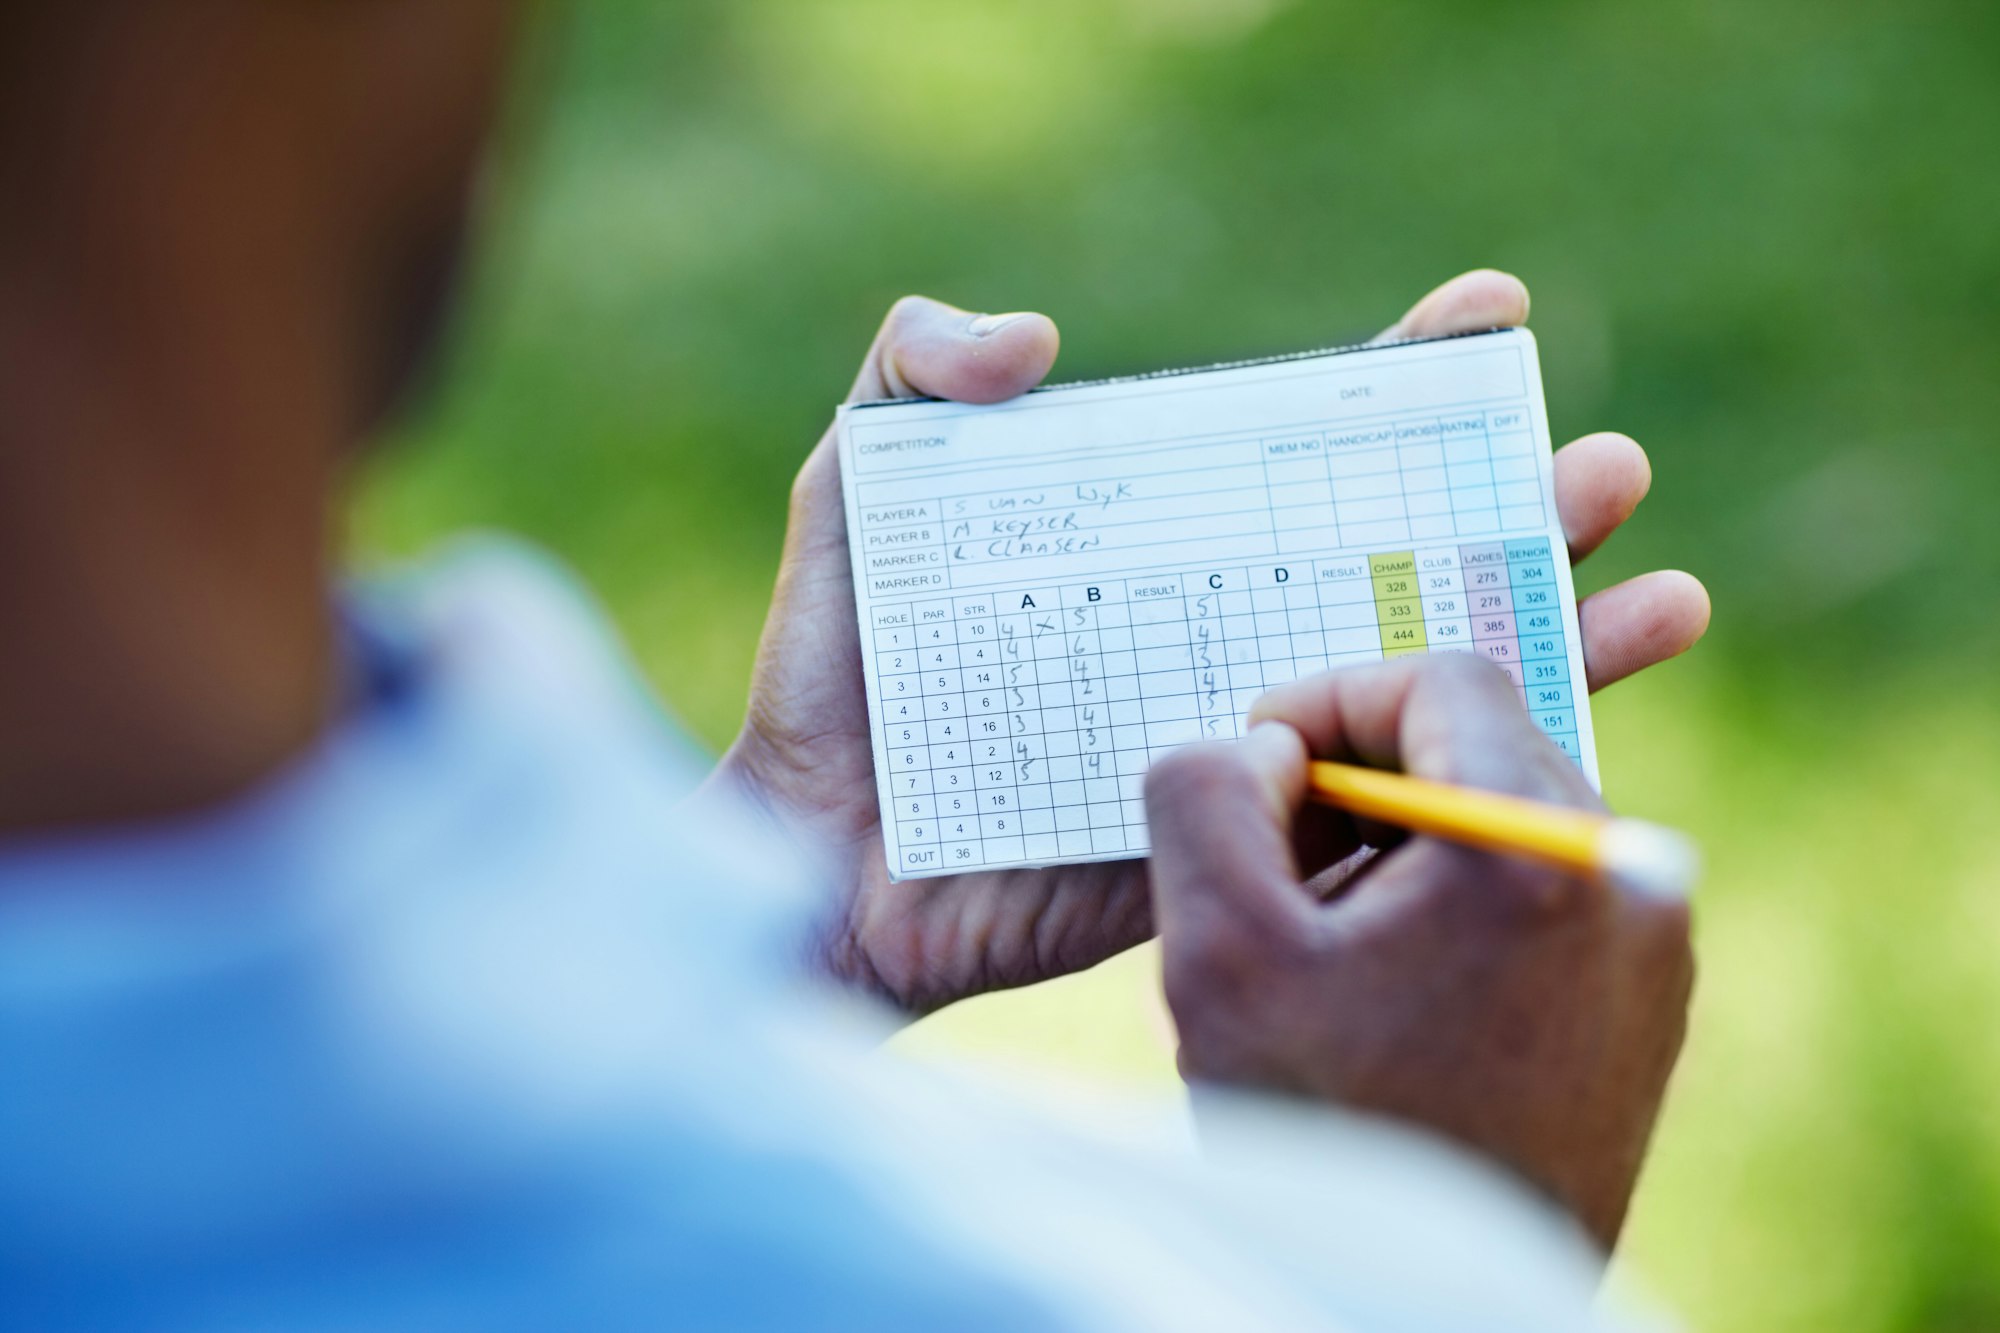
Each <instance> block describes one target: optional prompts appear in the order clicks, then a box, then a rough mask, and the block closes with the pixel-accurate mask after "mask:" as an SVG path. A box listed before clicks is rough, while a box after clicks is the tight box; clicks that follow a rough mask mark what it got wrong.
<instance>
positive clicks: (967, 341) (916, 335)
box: [786, 296, 1062, 596]
mask: <svg viewBox="0 0 2000 1333" xmlns="http://www.w3.org/2000/svg"><path fill="white" fill-rule="evenodd" d="M1061 341H1062V340H1061V337H1060V336H1059V335H1058V334H1057V332H1056V326H1055V322H1054V321H1053V320H1051V319H1050V318H1049V317H1048V316H1047V315H1032V314H1013V315H975V314H972V313H971V312H969V311H965V310H960V309H958V308H957V307H956V306H949V305H946V304H944V303H943V302H941V301H932V300H929V299H928V298H925V297H922V296H906V297H904V298H903V299H902V300H900V301H898V302H896V304H895V305H894V306H893V307H892V308H891V309H890V311H889V317H888V318H887V319H885V320H884V321H883V322H882V329H881V332H879V333H877V334H876V335H875V343H874V346H872V347H870V348H869V349H868V356H867V359H866V360H864V361H863V362H862V363H861V373H860V375H858V376H857V377H856V378H855V381H854V388H853V389H852V390H850V391H849V393H848V395H847V401H848V402H850V403H864V402H869V401H871V400H873V399H878V398H911V397H920V396H927V397H933V398H950V399H954V400H956V401H959V402H965V403H997V402H1002V401H1005V400H1006V399H1009V398H1012V397H1015V396H1016V395H1018V394H1023V393H1026V392H1027V391H1028V390H1029V389H1032V388H1034V387H1035V386H1036V385H1037V384H1039V383H1041V382H1042V379H1043V378H1044V377H1045V376H1046V375H1047V374H1048V373H1049V369H1050V367H1052V366H1053V365H1055V360H1056V353H1057V351H1058V350H1059V349H1060V346H1061ZM834 436H835V431H834V430H833V429H832V428H831V427H829V428H828V430H827V432H826V434H825V435H824V436H823V437H821V439H820V442H819V447H818V448H816V449H814V450H813V452H812V455H811V456H810V457H809V458H807V459H806V462H805V466H804V467H803V468H802V469H801V470H800V472H799V477H798V481H797V482H796V483H795V484H794V485H793V487H792V513H791V522H790V524H789V526H788V530H787V531H788V536H787V540H786V560H787V563H788V564H791V563H794V562H796V561H798V560H804V561H807V562H808V563H810V564H811V565H812V567H813V568H814V569H816V570H819V571H820V572H822V573H824V574H826V575H827V577H829V578H832V577H834V576H836V575H837V576H838V577H840V578H845V577H846V573H845V571H846V552H847V518H846V510H845V509H844V508H843V507H842V503H841V496H840V459H839V456H838V452H837V449H836V446H835V442H834ZM814 595H815V596H817V595H818V594H817V592H815V594H814Z"/></svg>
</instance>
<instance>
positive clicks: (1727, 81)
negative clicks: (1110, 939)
mask: <svg viewBox="0 0 2000 1333" xmlns="http://www.w3.org/2000/svg"><path fill="white" fill-rule="evenodd" d="M557 20H558V21H557V22H555V23H554V25H553V28H552V31H551V32H550V33H549V35H548V37H547V38H546V39H545V40H543V41H542V42H540V43H538V44H537V46H536V48H535V52H534V58H533V59H532V60H531V62H530V63H531V65H532V66H533V68H531V69H530V71H529V77H528V80H527V83H528V89H529V91H528V95H527V96H526V98H525V99H524V101H523V105H522V106H521V109H520V110H521V115H520V121H521V124H520V125H519V127H518V128H517V131H516V133H515V134H514V136H513V138H512V141H511V147H510V152H509V158H510V160H509V162H508V163H507V169H506V170H505V171H504V172H503V173H501V180H500V182H499V185H500V189H499V192H498V194H499V198H498V200H497V203H498V207H497V209H496V214H497V222H498V226H497V228H496V230H495V231H494V233H493V234H492V235H491V236H490V237H489V244H488V246H487V249H486V253H485V255H484V258H483V262H482V264H481V269H480V277H479V281H478V282H477V283H476V284H475V287H474V293H473V296H474V299H473V302H472V309H471V311H470V316H469V318H468V320H467V327H466V329H465V333H466V337H465V338H464V339H463V341H462V344H461V347H460V351H459V353H458V358H457V361H458V363H457V365H456V366H455V367H454V370H453V374H452V377H451V379H450V381H449V384H448V387H447V389H446V391H445V392H444V393H443V394H442V395H441V396H440V397H439V398H438V399H437V400H436V402H435V403H434V404H433V406H432V407H431V408H430V409H429V410H428V411H426V413H425V414H424V415H423V416H422V417H421V418H420V419H419V420H417V421H415V422H413V423H411V424H410V426H409V427H408V428H407V430H406V432H405V434H406V436H407V438H406V439H404V440H403V441H401V443H400V447H398V448H396V449H394V450H393V451H391V452H389V453H388V454H387V455H386V456H385V457H384V458H383V460H382V461H381V462H380V463H379V464H378V465H377V466H376V468H375V470H374V472H373V473H372V474H371V475H370V476H369V477H368V478H367V479H366V480H365V482H364V485H363V487H362V494H361V497H360V498H361V505H360V511H359V518H358V520H357V531H356V541H357V544H358V546H359V548H360V550H361V552H362V553H363V556H364V558H366V559H370V560H387V559H394V558H398V557H401V556H403V555H406V554H410V553H414V552H417V551H420V550H421V549H423V548H424V547H425V546H426V545H428V544H430V543H431V542H433V541H434V540H436V539H437V538H438V537H440V536H442V535H444V534H447V533H450V532H452V531H454V530H458V529H462V528H466V527H475V526H486V527H501V528H506V529H511V530H514V531H518V532H521V533H525V534H527V535H528V536H530V537H532V538H534V539H536V540H538V541H540V542H543V543H545V544H546V545H547V546H549V547H551V548H552V549H554V550H555V551H556V552H558V553H559V554H561V555H562V556H563V557H564V558H566V559H567V560H569V561H570V562H572V563H573V564H574V565H575V566H577V567H578V568H579V569H580V570H581V571H582V572H583V574H584V575H585V576H586V577H587V578H588V579H589V580H590V581H591V582H592V583H593V584H594V585H595V586H596V588H597V589H598V590H599V591H600V592H601V594H602V595H603V597H604V598H605V599H606V601H607V602H608V603H609V605H610V607H611V608H612V610H613V612H614V613H615V614H616V616H617V618H618V620H619V621H620V623H621V625H622V627H623V628H624V630H625V632H626V633H627V634H628V635H629V636H630V638H631V640H632V642H633V644H634V646H635V648H636V650H637V652H638V654H639V657H640V659H641V660H642V662H643V663H644V665H645V667H646V669H647V670H648V672H649V673H650V674H651V676H652V677H653V679H654V680H655V681H656V682H657V683H658V684H659V686H660V687H661V688H662V690H663V691H664V692H665V693H666V694H667V695H668V696H669V697H670V698H671V699H672V700H673V701H674V704H675V707H676V708H677V709H678V710H679V712H680V713H681V714H682V716H683V717H684V718H685V719H686V720H687V721H688V722H689V724H690V725H691V726H692V727H693V728H694V729H695V730H696V731H697V732H699V733H700V734H701V735H702V736H703V737H705V738H706V739H707V740H709V741H710V742H712V743H714V744H716V745H720V744H722V743H724V742H725V741H726V740H727V738H728V737H729V736H730V735H731V734H732V733H733V731H734V729H735V726H736V723H737V720H738V718H739V717H740V713H741V708H742V704H743V697H744V690H745V684H746V680H747V675H748V668H749V663H750V660H751V653H752V648H753V645H754V642H755V637H756V634H757V630H758V626H759V623H760V620H761V617H762V611H763V606H764V603H765V599H766V596H767V593H768V589H769V585H770V581H771V577H772V572H773V570H774V568H775V563H776V556H777V551H778V547H779V541H780V538H781V534H782V529H783V520H784V512H785V498H786V489H787V486H788V483H789V480H790V477H791V474H792V471H793V469H794V468H795V467H796V465H797V464H798V462H799V461H800V459H801V458H802V457H803V455H804V453H805V451H806V450H807V448H808V447H809V446H810V445H811V443H812V442H813V440H814V439H815V438H816V437H817V435H818V434H819V432H820V431H821V429H822V428H823V426H824V425H825V423H826V420H827V417H828V414H829V411H830V409H831V407H832V405H833V403H834V401H835V400H836V399H837V398H838V397H839V396H840V395H841V393H842V392H844V390H845V388H846V385H847V383H848V380H849V378H850V377H851V375H852V373H853V370H854V368H855V366H856V364H857V363H858V361H859V359H860V357H861V355H862V353H863V351H864V350H865V348H866V346H867V344H868V341H869V338H870V336H871V334H872V332H873V329H874V326H875V323H876V322H877V320H878V319H879V317H880V315H881V313H882V311H883V310H884V309H885V308H886V307H887V306H888V304H889V303H890V301H891V300H892V299H893V298H895V297H896V296H897V295H899V294H901V293H903V292H905V291H911V290H918V291H925V292H929V293H932V294H935V295H939V296H942V297H945V298H948V299H951V300H953V301H956V302H958V303H960V304H962V305H966V306H970V307H974V308H983V309H995V310H1011V309H1017V308H1022V307H1028V308H1037V309H1043V310H1047V311H1049V312H1051V313H1053V314H1054V315H1055V316H1056V317H1057V318H1058V319H1059V320H1060V321H1061V322H1062V323H1063V325H1064V329H1065V333H1066V350H1065V355H1064V360H1063V364H1062V366H1061V367H1060V368H1059V371H1058V374H1059V376H1062V377H1083V376H1095V375H1102V374H1109V373H1117V372H1123V371H1134V370H1142V369H1149V368H1153V367H1157V366H1162V365H1172V364H1185V363H1196V362H1203V361H1207V360H1213V359H1219V358H1225V357H1238V356H1244V355H1249V354H1255V353H1261V352H1275V351H1281V350H1289V349H1294V348H1298V347H1304V346H1312V345H1321V344H1326V343H1329V342H1334V341H1341V340H1346V339H1348V338H1351V337H1353V336H1356V335H1361V334H1366V333H1369V332H1372V331H1373V330H1374V329H1375V328H1377V327H1378V326H1380V325H1382V324H1385V323H1387V322H1388V321H1389V320H1390V319H1392V318H1393V317H1394V316H1395V315H1396V314H1397V313H1399V312H1400V311H1401V310H1402V308H1403V307H1404V306H1405V305H1406V304H1408V302H1409V301H1411V300H1412V299H1414V298H1415V297H1416V296H1417V295H1419V294H1421V293H1422V292H1423V291H1424V290H1426V289H1427V288H1429V287H1430V286H1431V285H1432V284H1434V283H1435V282H1437V281H1439V280H1441V279H1443V278H1445V277H1448V276H1450V275H1451V274H1453V273H1455V272H1457V271H1459V270H1461V269H1465V268H1469V267H1474V266H1478V265H1487V264H1491V265H1498V266H1502V267H1506V268H1509V269H1512V270H1513V271H1515V272H1518V273H1520V274H1521V275H1523V276H1524V277H1525V278H1526V279H1527V280H1528V282H1529V284H1530V285H1531V286H1532V287H1533V289H1534V292H1535V296H1536V307H1535V319H1534V325H1535V328H1536V329H1537V332H1538V334H1539V337H1540V339H1541V345H1542V350H1543V357H1544V363H1545V371H1546V377H1547V384H1548V394H1549V404H1550V408H1551V412H1552V414H1553V418H1554V422H1555V425H1556V428H1557V432H1558V434H1559V435H1562V436H1565V437H1567V436H1572V435H1576V434H1580V433H1582V432H1585V431H1587V430H1592V429H1598V428H1604V427H1615V428H1617V429H1621V430H1624V431H1627V432H1629V433H1631V434H1632V435H1634V436H1636V437H1637V438H1638V439H1639V440H1641V441H1642V442H1643V443H1645V444H1646V445H1647V446H1648V447H1649V449H1650V450H1651V452H1652V455H1653V459H1654V465H1655V471H1656V477H1657V480H1656V485H1655V488H1654V492H1653V496H1652V499H1651V500H1650V501H1649V503H1648V504H1647V505H1646V506H1645V508H1644V509H1642V510H1641V512H1640V515H1639V518H1638V520H1637V521H1635V522H1634V524H1633V525H1632V528H1631V531H1630V532H1629V533H1627V534H1625V535H1623V536H1621V537H1620V538H1619V539H1618V540H1617V541H1616V542H1615V543H1614V544H1613V545H1612V546H1611V547H1610V548H1608V549H1607V550H1605V551H1604V552H1602V553H1601V554H1600V555H1599V556H1597V557H1596V558H1595V559H1593V560H1592V561H1590V562H1589V564H1588V565H1587V566H1585V567H1584V568H1583V569H1582V570H1581V571H1580V581H1581V582H1582V584H1583V585H1584V586H1585V588H1586V589H1588V588H1593V587H1599V586H1603V585H1604V584H1606V583H1609V582H1612V581H1615V580H1617V579H1619V578H1623V577H1626V576H1629V575H1631V574H1633V573H1636V572H1639V571H1641V570H1643V569H1646V568H1650V567H1654V566H1656V565H1661V564H1665V565H1675V566H1681V567H1684V568H1688V569H1691V570H1693V571H1694V572H1696V573H1698V574H1699V575H1700V576H1701V577H1703V578H1704V579H1705V580H1706V581H1707V582H1708V584H1709V587H1710V588H1711V589H1712V590H1713V592H1714V595H1715V605H1716V619H1715V627H1714V630H1713V632H1712V633H1711V635H1710V637H1709V639H1708V641H1707V642H1705V643H1704V644H1703V645H1702V646H1701V648H1700V649H1699V650H1698V651H1697V652H1696V653H1695V654H1694V655H1693V656H1692V657H1691V658H1689V659H1687V660H1685V661H1683V662H1679V663H1676V664H1674V665H1671V666H1668V667H1666V668H1663V669H1661V670H1659V671H1657V672H1655V673H1653V674H1652V675H1651V676H1650V677H1649V678H1647V679H1644V680H1641V681H1637V682H1633V683H1629V684H1626V685H1623V686H1620V687H1618V688H1617V689H1616V690H1614V691H1612V692H1611V693H1610V694H1609V695H1606V696H1604V697H1602V698H1601V699H1600V701H1599V704H1598V714H1597V717H1598V730H1599V740H1600V747H1601V753H1602V758H1603V768H1604V772H1605V775H1606V780H1607V787H1608V791H1609V794H1610V796H1611V798H1612V799H1613V800H1614V801H1615V802H1616V803H1617V804H1619V805H1620V806H1622V807H1624V808H1627V809H1630V810H1632V811H1635V812H1643V813H1645V814H1648V815H1651V816H1655V817H1658V818H1661V819H1664V820H1669V821H1673V822H1677V823H1679V824H1682V825H1684V826H1686V827H1687V828H1689V829H1691V830H1693V831H1694V832H1696V833H1697V834H1698V835H1699V836H1700V837H1701V838H1702V839H1703V840H1704V842H1705V843H1706V844H1707V846H1708V848H1709V851H1710V854H1711V856H1712V859H1713V876H1712V879H1711V882H1710V883H1709V884H1708V885H1707V886H1706V888H1705V890H1704V894H1703V898H1702V901H1701V905H1700V921H1699V934H1700V948H1701V954H1702V965H1703V978H1702V985H1701V991H1700V995H1699V999H1698V1003H1697V1014H1696V1020H1695V1026H1694V1035H1693V1039H1692V1042H1691V1045H1690V1047H1689V1051H1688V1056H1687V1060H1686V1062H1685V1064H1684V1066H1683V1069H1682V1072H1681V1074H1680V1076H1679V1078H1678V1081H1677V1084H1676V1086H1675V1090H1674V1094H1673V1097H1672V1100H1671V1103H1670V1105H1669V1107H1668V1111H1667V1115H1666V1119H1665V1121H1664V1124H1663V1126H1662V1129H1661V1133H1660V1139H1659V1151H1658V1155H1657V1157H1656V1159H1655V1161H1654V1163H1653V1165H1652V1167H1651V1169H1650V1171H1649V1173H1648V1176H1647V1178H1646V1181H1645V1185H1644V1187H1643V1191H1642V1196H1641V1198H1640V1200H1639V1202H1638V1205H1637V1209H1636V1212H1635V1215H1634V1223H1633V1227H1632V1230H1631V1232H1630V1242H1629V1246H1628V1255H1629V1257H1630V1259H1631V1260H1632V1261H1633V1262H1634V1263H1635V1264H1636V1266H1637V1267H1638V1269H1640V1270H1641V1271H1642V1272H1643V1273H1644V1274H1645V1275H1646V1277H1647V1278H1648V1279H1649V1280H1650V1281H1651V1282H1652V1283H1653V1284H1654V1286H1655V1287H1656V1288H1657V1289H1658V1290H1659V1291H1660V1292H1661V1293H1662V1294H1663V1295H1664V1296H1665V1297H1666V1298H1667V1299H1668V1300H1669V1301H1670V1302H1671V1303H1672V1304H1673V1305H1675V1306H1676V1307H1677V1308H1678V1309H1680V1310H1681V1311H1682V1312H1684V1313H1685V1314H1686V1315H1687V1316H1689V1317H1690V1318H1691V1319H1692V1321H1694V1322H1695V1323H1697V1324H1699V1325H1701V1326H1703V1327H1706V1328H1710V1329H1717V1330H1739V1329H1740V1330H1753V1329H1754V1330H1760V1331H1761V1333H1769V1331H1771V1330H1791V1329H1797V1330H1819V1331H1824V1330H1850V1329H1851V1330H1876V1329H1941V1330H1954V1329H1985V1328H1994V1327H2000V1111H1996V1107H2000V1036H1996V1032H2000V969H1996V967H1995V966H1994V962H1995V960H1996V959H2000V902H1996V897H1995V892H1996V890H2000V691H1997V690H1996V689H1995V688H1994V681H1993V670H1992V660H1993V657H1994V654H1995V650H1996V648H2000V614H1996V610H2000V577H1996V576H2000V523H1996V522H1995V521H1994V518H1993V513H1994V511H1993V504H1994V497H1995V492H1996V483H2000V462H1996V456H1995V451H1994V449H1993V442H1994V437H1995V431H1994V429H1993V423H1995V422H1996V421H2000V323H1996V321H1995V319H1994V306H1995V304H1996V302H1997V301H2000V170H1996V161H1995V145H1996V143H2000V6H1995V5H1992V4H1981V5H1968V4H1958V3H1943V2H1942V0H1898V3H1894V4H1891V3H1886V0H1837V2H1836V0H1739V2H1738V3H1720V2H1719V0H1654V3H1651V4H1647V5H1643V6H1642V5H1608V4H1604V3H1601V2H1600V3H1585V2H1584V0H1572V2H1568V3H1563V2H1558V0H1544V2H1539V3H1522V4H1508V5H1501V4H1494V3H1491V2H1490V0H1453V2H1450V3H1402V4H1373V5H1361V4H1354V3H1346V2H1345V0H1333V2H1328V3H1312V2H1309V0H1297V2H1295V3H1287V2H1286V0H1044V2H1041V3H1034V2H1030V0H1013V2H1012V3H1002V2H998V0H953V3H941V2H940V0H863V2H860V3H844V4H841V3H832V2H831V0H827V2H824V3H820V2H817V0H705V2H704V3H691V4H678V5H669V4H638V3H630V4H623V3H615V2H613V0H601V2H600V3H598V4H595V5H589V6H575V7H574V8H572V9H569V10H568V11H567V12H564V13H562V14H560V15H558V16H557ZM1155 986H1156V983H1155V979H1154V974H1153V971H1152V962H1151V959H1150V957H1149V956H1148V954H1147V953H1144V952H1142V953H1141V954H1138V955H1134V956H1132V957H1130V958H1127V959H1124V960H1120V961H1119V962H1117V963H1114V964H1112V965H1110V966H1108V967H1105V968H1102V969H1099V970H1098V971H1096V972H1094V973H1091V974H1088V975H1086V976H1084V977H1081V978H1077V979H1074V980H1072V981H1069V982H1065V983H1062V984H1059V985H1057V986H1054V987H1049V988H1044V989H1043V990H1040V991H1037V992H1032V993H1028V994H1023V995H1015V996H1003V997H996V998H992V999H988V1000H983V1001H979V1002H976V1003H974V1004H971V1005H968V1006H963V1007H962V1008H961V1009H960V1010H958V1011H954V1012H952V1013H948V1014H946V1015H944V1016H942V1017H941V1018H939V1019H937V1020H933V1021H932V1022H931V1023H928V1024H925V1025H923V1026H922V1027H920V1028H919V1029H917V1030H916V1031H914V1032H913V1033H911V1034H909V1035H908V1036H907V1037H906V1038H905V1040H904V1042H903V1047H904V1049H905V1050H907V1051H909V1052H910V1053H912V1054H913V1055H916V1056H918V1057H922V1058H929V1057H931V1056H932V1055H935V1054H940V1053H959V1054H963V1053H965V1052H968V1051H969V1052H972V1053H974V1054H975V1055H976V1056H977V1057H978V1058H981V1059H986V1060H991V1061H994V1062H996V1063H1004V1062H1015V1063H1021V1062H1028V1063H1034V1064H1039V1065H1042V1066H1055V1067H1060V1068H1065V1069H1071V1070H1076V1071H1081V1072H1085V1073H1088V1074H1090V1075H1092V1076H1094V1077H1099V1078H1111V1079H1116V1080H1121V1081H1123V1082H1126V1083H1129V1084H1131V1085H1134V1086H1137V1087H1141V1088H1147V1089H1164V1088H1167V1087H1169V1086H1171V1083H1172V1077H1173V1075H1172V1069H1171V1058H1170V1054H1169V1052H1168V1046H1167V1044H1166V1040H1165V1038H1164V1036H1163V1031H1164V1029H1163V1027H1162V1023H1161V1020H1160V1018H1159V1014H1158V1004H1157V1000H1156V999H1155V997H1154V990H1155Z"/></svg>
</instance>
